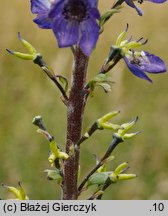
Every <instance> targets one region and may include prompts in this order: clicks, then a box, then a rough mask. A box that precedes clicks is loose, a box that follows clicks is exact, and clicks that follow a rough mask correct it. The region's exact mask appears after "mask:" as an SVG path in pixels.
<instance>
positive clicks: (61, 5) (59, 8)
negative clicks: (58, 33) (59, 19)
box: [49, 0, 67, 18]
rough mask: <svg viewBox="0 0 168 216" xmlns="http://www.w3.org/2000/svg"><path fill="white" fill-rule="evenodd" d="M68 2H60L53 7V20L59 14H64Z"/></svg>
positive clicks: (51, 12)
mask: <svg viewBox="0 0 168 216" xmlns="http://www.w3.org/2000/svg"><path fill="white" fill-rule="evenodd" d="M66 2H67V0H58V1H57V2H56V3H54V4H53V5H52V7H51V10H50V13H49V17H52V18H53V17H56V16H59V14H62V11H63V8H64V6H65V4H66Z"/></svg>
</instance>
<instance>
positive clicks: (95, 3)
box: [87, 0, 97, 7]
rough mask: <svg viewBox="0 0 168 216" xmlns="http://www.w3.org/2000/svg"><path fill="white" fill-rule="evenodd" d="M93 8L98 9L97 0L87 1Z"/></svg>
mask: <svg viewBox="0 0 168 216" xmlns="http://www.w3.org/2000/svg"><path fill="white" fill-rule="evenodd" d="M87 1H88V2H89V4H90V6H91V7H97V0H87Z"/></svg>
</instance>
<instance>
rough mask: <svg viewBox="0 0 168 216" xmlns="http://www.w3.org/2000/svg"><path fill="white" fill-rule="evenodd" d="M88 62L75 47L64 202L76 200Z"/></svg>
mask: <svg viewBox="0 0 168 216" xmlns="http://www.w3.org/2000/svg"><path fill="white" fill-rule="evenodd" d="M88 60H89V58H88V57H87V56H85V55H84V54H83V53H82V51H81V50H80V48H79V47H77V48H76V50H75V53H74V66H73V71H72V87H71V90H70V94H69V100H68V104H67V141H66V152H67V153H68V154H69V155H70V158H69V159H68V160H67V161H66V162H65V166H64V181H63V199H66V200H75V199H77V198H78V192H77V178H78V167H79V156H80V147H79V146H77V145H76V144H77V143H78V142H79V140H80V138H81V130H82V116H83V111H84V106H85V103H84V101H85V89H84V87H85V85H86V75H87V68H88ZM75 146H76V148H75Z"/></svg>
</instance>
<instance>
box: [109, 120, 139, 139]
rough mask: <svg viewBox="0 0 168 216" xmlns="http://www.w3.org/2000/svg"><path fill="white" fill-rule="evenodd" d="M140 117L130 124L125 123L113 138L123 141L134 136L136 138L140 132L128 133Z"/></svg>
mask: <svg viewBox="0 0 168 216" xmlns="http://www.w3.org/2000/svg"><path fill="white" fill-rule="evenodd" d="M137 120H138V117H136V118H135V119H134V120H133V121H130V122H128V123H124V124H122V125H121V128H120V129H119V130H118V132H117V133H114V134H113V136H114V137H117V138H120V139H122V140H123V141H124V140H125V139H130V138H132V137H134V136H136V135H137V134H139V133H140V132H139V131H138V132H135V133H127V131H128V130H130V129H131V128H132V127H133V126H134V124H135V123H136V122H137Z"/></svg>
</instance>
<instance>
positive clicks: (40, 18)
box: [33, 14, 52, 29]
mask: <svg viewBox="0 0 168 216" xmlns="http://www.w3.org/2000/svg"><path fill="white" fill-rule="evenodd" d="M33 21H34V22H35V23H36V24H37V25H38V26H39V27H40V28H42V29H51V28H52V19H50V18H49V17H48V14H40V15H37V17H36V18H35V19H34V20H33Z"/></svg>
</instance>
